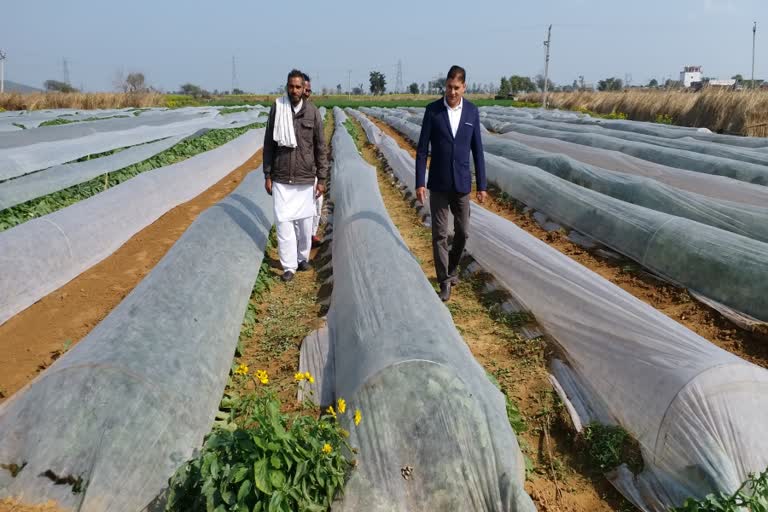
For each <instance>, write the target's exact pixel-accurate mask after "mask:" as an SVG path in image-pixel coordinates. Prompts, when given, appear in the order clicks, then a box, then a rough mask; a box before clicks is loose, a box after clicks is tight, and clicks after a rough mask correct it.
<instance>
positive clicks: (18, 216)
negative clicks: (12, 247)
mask: <svg viewBox="0 0 768 512" xmlns="http://www.w3.org/2000/svg"><path fill="white" fill-rule="evenodd" d="M263 126H264V125H263V124H262V123H255V124H251V125H248V126H243V127H240V128H224V129H217V130H210V131H208V132H206V133H205V134H204V135H202V136H200V137H197V138H194V139H188V140H183V141H181V142H179V143H178V144H176V145H175V146H173V147H171V148H169V149H167V150H165V151H163V152H162V153H158V154H157V155H155V156H153V157H151V158H148V159H147V160H144V161H142V162H139V163H136V164H133V165H130V166H128V167H125V168H123V169H120V170H117V171H114V172H111V173H107V174H102V175H101V176H97V177H96V178H93V179H92V180H89V181H86V182H84V183H80V184H78V185H74V186H72V187H69V188H65V189H63V190H59V191H58V192H54V193H52V194H48V195H47V196H43V197H39V198H37V199H32V200H30V201H27V202H25V203H21V204H19V205H16V206H12V207H11V208H6V209H5V210H3V211H0V231H4V230H6V229H10V228H12V227H14V226H18V225H19V224H22V223H24V222H27V221H29V220H32V219H35V218H37V217H42V216H43V215H48V214H49V213H53V212H55V211H57V210H60V209H62V208H66V207H67V206H70V205H72V204H75V203H77V202H79V201H82V200H83V199H87V198H89V197H91V196H94V195H96V194H98V193H99V192H103V191H104V190H106V189H108V188H110V187H114V186H115V185H119V184H120V183H123V182H125V181H128V180H129V179H131V178H133V177H135V176H137V175H139V174H141V173H143V172H147V171H151V170H152V169H157V168H159V167H165V166H167V165H171V164H175V163H177V162H181V161H182V160H186V159H187V158H190V157H193V156H195V155H198V154H200V153H203V152H205V151H210V150H211V149H214V148H217V147H219V146H221V145H223V144H226V143H227V142H229V141H231V140H233V139H235V138H237V137H239V136H240V135H242V134H243V133H245V132H247V131H248V130H251V129H253V128H262V127H263Z"/></svg>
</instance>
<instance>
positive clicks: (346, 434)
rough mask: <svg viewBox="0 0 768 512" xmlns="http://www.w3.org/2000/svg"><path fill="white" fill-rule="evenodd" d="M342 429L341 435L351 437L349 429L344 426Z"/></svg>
mask: <svg viewBox="0 0 768 512" xmlns="http://www.w3.org/2000/svg"><path fill="white" fill-rule="evenodd" d="M340 430H341V435H342V436H343V437H349V431H348V430H344V429H343V428H342V429H340Z"/></svg>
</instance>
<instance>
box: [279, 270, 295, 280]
mask: <svg viewBox="0 0 768 512" xmlns="http://www.w3.org/2000/svg"><path fill="white" fill-rule="evenodd" d="M280 279H282V280H283V282H284V283H287V282H288V281H290V280H291V279H293V272H291V271H290V270H286V271H285V272H283V275H281V276H280Z"/></svg>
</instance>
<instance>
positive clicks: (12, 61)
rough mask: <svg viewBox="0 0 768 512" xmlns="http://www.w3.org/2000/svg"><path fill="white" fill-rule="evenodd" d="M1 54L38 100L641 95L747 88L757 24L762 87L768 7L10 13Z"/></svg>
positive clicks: (486, 1) (85, 8)
mask: <svg viewBox="0 0 768 512" xmlns="http://www.w3.org/2000/svg"><path fill="white" fill-rule="evenodd" d="M4 3H5V4H6V5H5V6H4V7H3V9H2V11H1V12H2V15H3V18H4V23H3V30H2V31H0V49H3V50H5V51H6V52H7V55H8V58H7V61H6V79H8V80H12V81H15V82H20V83H24V84H27V85H32V86H35V87H41V86H42V83H43V82H44V81H45V80H47V79H55V80H61V79H62V78H63V63H62V61H63V59H67V62H68V67H69V75H70V81H71V83H72V85H73V86H75V87H83V88H84V90H87V91H108V90H113V89H114V87H113V81H114V78H115V76H116V74H118V73H119V72H121V71H122V72H126V73H127V72H131V71H141V72H143V73H144V74H145V76H146V78H147V83H148V84H150V85H152V86H154V87H157V88H159V89H162V90H166V91H173V90H177V89H178V88H179V85H180V84H182V83H186V82H191V83H194V84H197V85H200V86H202V87H204V88H206V89H209V90H214V89H218V90H220V91H223V90H229V89H230V88H231V87H232V57H233V56H234V57H235V59H236V70H237V83H238V85H239V87H240V88H241V89H244V90H246V91H249V92H270V91H274V90H275V89H276V88H278V87H280V86H281V85H282V84H284V83H285V77H286V75H287V73H288V71H290V69H291V68H294V67H296V68H299V69H301V70H302V71H304V72H306V73H308V74H309V75H310V76H312V78H313V82H312V85H313V89H314V90H315V91H316V92H319V91H320V90H321V89H322V88H323V87H328V88H335V87H336V85H337V84H342V87H343V89H344V90H346V89H347V84H348V82H351V84H352V87H354V86H355V85H358V84H360V83H363V84H365V88H366V89H367V88H368V76H369V72H370V71H373V70H376V71H381V72H382V73H384V74H385V75H386V78H387V89H388V90H393V89H394V87H395V82H396V80H395V79H396V69H397V63H398V61H401V62H402V74H403V84H404V86H405V87H407V86H408V84H409V83H411V82H417V83H423V82H427V81H428V80H430V79H432V78H434V77H436V76H445V73H446V72H447V70H448V68H449V67H450V66H451V65H452V64H459V65H462V66H464V67H465V68H466V69H467V81H468V82H469V83H470V84H471V83H473V82H476V83H489V82H493V83H494V84H497V85H498V82H499V78H500V77H501V76H509V75H512V74H518V75H525V76H535V75H536V74H539V73H543V71H544V45H543V41H544V39H545V38H546V31H547V26H548V25H549V24H552V44H551V60H550V77H551V79H552V80H553V81H554V82H555V83H557V84H571V83H572V82H573V81H574V80H576V79H578V77H579V76H580V75H583V76H584V80H585V81H586V82H587V83H596V82H597V81H598V80H600V79H603V78H606V77H611V76H616V77H619V78H621V79H625V78H627V77H629V76H630V75H631V83H633V84H644V83H647V82H648V81H649V80H650V79H651V78H656V79H657V80H659V81H660V82H662V81H663V80H664V79H666V78H669V77H672V78H674V79H677V78H678V77H679V72H680V71H681V70H682V68H683V66H686V65H701V66H703V71H704V76H710V77H713V78H729V77H731V76H732V75H734V74H736V73H740V74H742V75H744V77H745V78H748V77H749V75H750V72H751V71H750V70H751V58H752V22H753V21H757V24H758V31H757V49H756V55H757V57H756V71H755V76H756V78H768V0H643V1H641V2H638V1H630V0H538V1H537V2H532V1H530V0H529V1H526V2H521V1H518V0H474V1H473V2H463V3H459V2H447V1H444V2H434V1H431V0H430V1H425V0H418V1H417V0H409V1H403V0H387V1H384V2H375V3H374V2H364V1H360V0H358V1H349V0H343V1H337V0H326V1H324V2H305V1H301V0H293V1H292V2H291V1H282V2H281V1H274V2H269V3H264V2H257V1H255V0H250V1H248V0H219V1H218V2H213V1H210V0H209V1H207V2H202V1H198V0H185V1H181V0H152V1H149V0H130V1H128V2H124V1H123V2H116V1H114V0H99V1H97V0H68V1H66V2H62V1H60V0H37V1H34V2H33V1H27V2H22V1H19V0H5V2H4Z"/></svg>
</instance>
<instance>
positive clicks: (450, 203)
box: [416, 66, 487, 302]
mask: <svg viewBox="0 0 768 512" xmlns="http://www.w3.org/2000/svg"><path fill="white" fill-rule="evenodd" d="M466 78H467V77H466V71H464V68H462V67H460V66H451V69H450V70H449V71H448V76H447V78H446V80H445V96H444V97H443V98H441V99H439V100H437V101H435V102H433V103H430V104H429V105H427V110H426V112H424V120H423V122H422V123H421V135H420V136H419V145H418V148H417V149H416V198H417V199H418V200H419V201H420V202H421V203H422V204H425V202H426V198H427V188H429V209H430V212H431V216H432V251H433V253H434V258H435V271H436V273H437V281H438V282H439V283H440V299H441V300H442V301H443V302H446V301H448V299H450V298H451V286H452V285H456V284H457V283H458V281H459V277H458V266H459V260H460V259H461V255H462V253H463V252H464V246H465V245H466V242H467V236H468V234H469V233H468V230H469V203H470V199H469V194H470V192H472V172H471V170H470V167H469V153H470V151H471V152H472V156H473V158H474V161H475V177H476V181H477V200H478V202H480V203H482V202H484V201H485V198H486V195H487V192H486V190H487V184H486V181H485V160H484V158H483V141H482V139H481V137H480V113H479V111H478V110H477V107H476V106H475V105H474V104H472V103H471V102H469V101H468V100H465V99H464V92H465V91H466V90H467V84H466ZM430 144H431V146H432V160H431V161H430V165H429V181H428V182H426V187H425V175H426V172H427V154H428V153H429V147H430ZM449 211H450V212H451V213H452V214H453V244H452V246H451V250H450V252H449V251H448V212H449Z"/></svg>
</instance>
